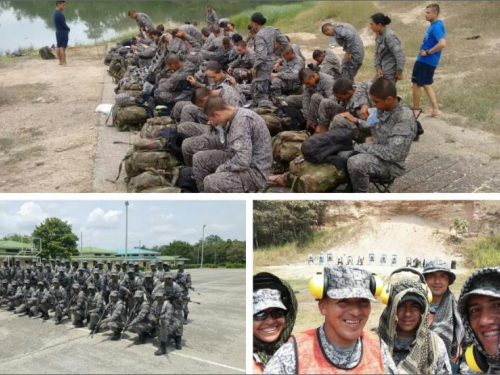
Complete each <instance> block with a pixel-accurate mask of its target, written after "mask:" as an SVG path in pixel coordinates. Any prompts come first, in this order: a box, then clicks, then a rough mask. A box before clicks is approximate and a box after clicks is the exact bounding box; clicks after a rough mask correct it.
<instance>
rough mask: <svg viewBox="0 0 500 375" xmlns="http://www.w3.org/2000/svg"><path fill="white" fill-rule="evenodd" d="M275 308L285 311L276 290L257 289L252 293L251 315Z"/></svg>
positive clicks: (278, 292)
mask: <svg viewBox="0 0 500 375" xmlns="http://www.w3.org/2000/svg"><path fill="white" fill-rule="evenodd" d="M271 307H275V308H278V309H282V310H286V309H287V308H286V307H285V305H284V304H283V302H281V293H280V291H279V290H277V289H259V290H257V291H255V292H253V313H254V315H255V314H258V313H259V312H261V311H263V310H266V309H269V308H271Z"/></svg>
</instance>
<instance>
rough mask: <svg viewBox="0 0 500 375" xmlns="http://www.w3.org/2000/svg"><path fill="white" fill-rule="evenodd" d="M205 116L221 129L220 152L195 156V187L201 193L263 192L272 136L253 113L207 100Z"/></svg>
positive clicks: (218, 101) (268, 173)
mask: <svg viewBox="0 0 500 375" xmlns="http://www.w3.org/2000/svg"><path fill="white" fill-rule="evenodd" d="M204 111H205V114H206V115H207V116H208V118H209V120H210V121H211V122H212V123H213V124H217V125H219V126H221V127H223V128H224V130H225V134H226V136H225V139H224V144H223V147H222V148H219V149H217V150H209V151H200V152H198V153H196V154H195V155H194V158H193V171H194V176H195V179H196V184H197V186H198V189H199V190H200V191H204V192H207V193H208V192H212V193H215V192H226V193H228V192H249V191H257V190H259V189H262V188H264V186H265V184H266V178H267V176H269V175H270V172H271V164H272V147H271V136H270V134H269V131H268V130H267V127H266V124H265V122H264V120H263V119H262V118H261V117H260V116H259V115H257V114H256V113H255V112H253V111H251V110H248V109H243V108H235V107H232V106H229V105H227V104H226V103H224V101H223V100H222V99H221V98H218V97H215V98H209V99H208V100H207V102H206V103H205V107H204Z"/></svg>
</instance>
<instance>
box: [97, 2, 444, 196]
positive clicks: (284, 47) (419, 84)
mask: <svg viewBox="0 0 500 375" xmlns="http://www.w3.org/2000/svg"><path fill="white" fill-rule="evenodd" d="M128 14H129V16H130V17H131V18H132V19H134V20H135V21H136V22H137V26H138V28H139V33H140V34H139V35H138V36H136V37H134V38H131V39H127V40H123V41H122V42H121V43H118V45H117V46H116V47H113V48H111V50H109V52H108V53H107V55H106V57H105V63H106V64H107V65H109V70H108V73H109V74H110V75H111V77H112V78H113V80H114V82H115V83H116V84H117V86H116V88H115V93H116V94H117V95H116V102H115V104H114V106H113V110H112V113H111V117H112V123H113V126H116V127H117V128H118V130H120V131H126V130H140V136H141V138H140V139H138V140H136V141H134V142H133V149H132V150H131V151H130V152H129V153H127V155H125V157H124V159H123V161H122V163H121V164H120V166H119V170H120V171H121V170H122V165H123V164H125V166H124V168H123V169H124V170H125V172H126V177H125V181H126V183H127V190H128V191H129V192H143V191H144V192H192V193H196V192H206V193H216V192H217V193H238V192H266V191H268V192H290V191H293V192H313V193H314V192H330V191H334V190H339V189H342V191H346V192H360V193H362V192H368V191H370V189H371V190H372V191H375V190H373V189H374V188H376V189H377V190H378V191H381V192H390V190H389V188H390V186H391V184H392V183H393V182H394V180H395V179H396V178H397V177H399V176H402V175H404V173H405V160H406V159H407V157H408V155H409V153H410V150H411V145H412V143H413V142H414V141H418V139H419V137H420V136H421V135H422V134H423V132H424V130H423V128H422V125H421V123H420V122H419V121H418V116H419V115H420V113H421V112H422V110H421V109H420V98H421V91H422V88H423V89H424V90H425V92H426V94H427V95H428V96H429V100H430V101H431V103H432V108H433V109H432V112H430V113H429V114H428V116H431V117H433V116H439V115H440V111H439V108H438V105H437V99H436V95H435V93H434V90H433V87H432V84H433V75H434V71H435V69H436V67H437V65H438V63H439V61H440V58H441V54H442V51H443V48H445V46H446V35H445V28H444V24H443V21H442V20H441V19H440V18H439V14H440V7H439V5H438V4H430V5H428V6H427V7H426V9H425V14H422V15H421V16H422V18H424V17H425V20H426V21H427V22H429V23H430V27H429V29H428V31H427V33H426V35H425V38H424V41H423V43H422V45H421V48H420V50H416V51H415V55H416V56H418V57H417V61H416V63H415V66H414V68H413V72H412V74H410V72H405V71H404V66H405V53H404V51H403V47H402V42H401V41H400V39H399V38H398V37H397V35H396V31H395V30H392V29H391V28H390V27H389V24H390V23H391V19H390V17H389V16H387V15H385V14H382V13H376V14H373V15H372V16H371V17H370V19H368V20H367V22H368V24H369V27H370V29H371V31H372V32H373V33H374V35H373V37H374V40H375V52H374V63H373V64H374V66H373V76H372V77H373V79H372V80H371V81H367V80H364V81H360V80H359V79H358V78H357V77H358V72H359V70H360V68H361V67H362V65H363V63H364V59H365V46H364V43H363V40H362V38H361V36H360V33H359V31H358V30H357V29H356V28H355V27H353V26H352V25H351V24H348V23H343V22H341V20H339V21H338V22H326V23H324V24H323V25H322V27H321V30H320V32H321V33H322V34H323V35H324V36H325V43H327V41H328V37H329V38H333V39H334V40H335V41H336V43H337V44H338V46H339V47H341V48H342V49H343V55H342V56H341V55H339V56H337V54H336V53H335V52H334V51H333V50H331V49H315V50H314V52H313V53H312V55H311V56H304V55H303V53H302V52H301V49H300V46H299V45H298V44H295V43H293V41H292V40H290V38H289V37H288V36H286V35H283V34H282V33H281V32H280V30H279V29H277V28H275V27H273V26H272V25H269V24H268V23H267V20H266V17H265V15H263V14H261V13H254V14H252V16H251V17H250V19H249V20H248V27H247V28H245V30H236V29H235V25H234V24H233V23H232V22H230V20H229V19H227V18H220V19H219V18H218V15H217V13H216V11H215V10H214V9H213V7H212V6H210V5H207V6H206V25H198V23H197V22H194V21H186V24H184V25H181V26H179V27H178V28H174V29H165V27H164V26H163V25H158V26H157V27H156V28H155V27H154V25H153V23H152V21H151V18H150V17H149V16H148V15H146V14H143V13H138V12H136V11H133V10H131V11H130V12H129V13H128ZM243 31H244V32H243ZM306 60H307V61H313V63H309V64H306ZM410 76H411V82H412V90H413V103H412V106H410V104H409V103H404V102H403V100H402V99H401V97H400V96H398V89H397V88H396V84H397V83H398V82H400V81H401V83H399V84H398V86H399V87H401V85H403V84H407V83H404V82H405V80H406V81H408V83H409V81H410ZM108 120H109V119H108ZM117 167H118V166H117ZM119 178H120V173H119V174H118V177H117V178H116V181H118V179H119ZM371 184H373V186H372V185H371Z"/></svg>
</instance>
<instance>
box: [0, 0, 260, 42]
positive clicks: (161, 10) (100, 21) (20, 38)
mask: <svg viewBox="0 0 500 375" xmlns="http://www.w3.org/2000/svg"><path fill="white" fill-rule="evenodd" d="M259 3H260V2H255V1H239V2H228V1H226V2H216V1H213V2H212V4H213V5H214V8H215V9H216V11H217V13H218V15H219V17H227V16H229V15H233V14H237V13H239V12H241V11H243V10H247V9H251V8H253V7H255V6H256V4H259ZM206 4H207V3H204V2H200V1H183V2H180V1H68V5H67V7H66V10H65V11H64V15H65V16H66V21H67V23H68V25H69V27H70V28H71V33H70V41H69V44H70V45H75V44H93V43H95V42H97V41H99V40H103V39H109V38H111V37H113V36H116V35H119V34H121V33H123V32H126V31H129V30H134V29H135V22H134V21H133V20H131V19H130V18H128V16H127V12H128V11H129V10H130V9H134V10H137V11H139V12H144V13H147V14H149V15H150V16H151V18H152V19H153V21H154V22H155V24H160V23H162V24H164V25H165V26H166V27H169V26H174V25H179V24H180V23H183V22H184V21H186V20H191V21H198V22H204V21H205V5H206ZM54 9H55V1H53V0H50V1H48V0H36V1H6V0H0V36H1V37H0V51H4V52H5V51H14V50H17V49H18V48H19V47H22V48H28V47H34V48H40V47H42V46H45V45H49V46H50V45H52V44H53V43H55V33H54V25H53V23H52V13H53V12H54Z"/></svg>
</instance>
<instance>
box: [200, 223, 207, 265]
mask: <svg viewBox="0 0 500 375" xmlns="http://www.w3.org/2000/svg"><path fill="white" fill-rule="evenodd" d="M205 227H206V225H205V224H203V237H202V239H201V264H200V268H203V250H204V247H205Z"/></svg>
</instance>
